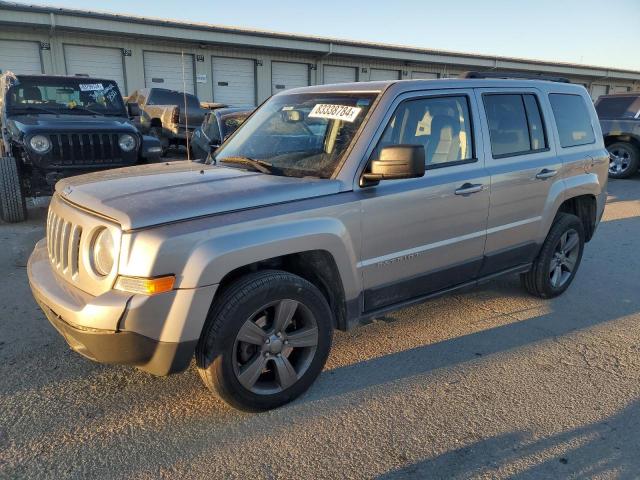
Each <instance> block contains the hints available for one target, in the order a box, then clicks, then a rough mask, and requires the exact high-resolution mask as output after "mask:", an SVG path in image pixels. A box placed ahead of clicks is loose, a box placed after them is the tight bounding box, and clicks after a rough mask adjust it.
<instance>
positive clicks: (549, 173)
mask: <svg viewBox="0 0 640 480" xmlns="http://www.w3.org/2000/svg"><path fill="white" fill-rule="evenodd" d="M557 174H558V171H557V170H549V169H547V168H543V169H542V170H540V172H538V173H537V174H536V178H537V179H538V180H545V179H547V178H551V177H555V176H556V175H557Z"/></svg>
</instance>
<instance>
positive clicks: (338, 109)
mask: <svg viewBox="0 0 640 480" xmlns="http://www.w3.org/2000/svg"><path fill="white" fill-rule="evenodd" d="M361 110H362V109H361V108H360V107H351V106H349V105H332V104H327V103H318V104H317V105H316V106H315V107H313V109H312V110H311V112H309V117H310V118H330V119H333V120H344V121H345V122H353V121H354V120H355V119H356V118H357V117H358V114H359V113H360V111H361Z"/></svg>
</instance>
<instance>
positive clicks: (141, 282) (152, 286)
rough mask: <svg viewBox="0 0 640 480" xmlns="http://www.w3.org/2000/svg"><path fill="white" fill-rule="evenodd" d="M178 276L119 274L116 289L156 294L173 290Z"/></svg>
mask: <svg viewBox="0 0 640 480" xmlns="http://www.w3.org/2000/svg"><path fill="white" fill-rule="evenodd" d="M175 282H176V277H174V276H173V275H167V276H166V277H156V278H140V277H123V276H119V277H118V279H117V280H116V286H115V288H116V290H122V291H125V292H132V293H140V294H142V295H156V294H158V293H164V292H168V291H170V290H173V284H174V283H175Z"/></svg>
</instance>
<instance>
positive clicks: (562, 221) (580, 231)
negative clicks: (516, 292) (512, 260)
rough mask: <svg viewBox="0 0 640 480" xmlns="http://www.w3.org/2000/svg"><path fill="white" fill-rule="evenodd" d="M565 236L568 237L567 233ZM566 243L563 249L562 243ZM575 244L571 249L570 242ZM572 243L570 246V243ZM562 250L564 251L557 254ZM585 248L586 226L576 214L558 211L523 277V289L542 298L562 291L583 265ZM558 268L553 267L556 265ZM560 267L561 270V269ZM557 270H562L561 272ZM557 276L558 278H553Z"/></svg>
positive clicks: (553, 295) (567, 286)
mask: <svg viewBox="0 0 640 480" xmlns="http://www.w3.org/2000/svg"><path fill="white" fill-rule="evenodd" d="M565 235H566V236H565ZM563 241H564V242H565V245H564V248H563V246H562V244H561V242H563ZM574 242H575V245H574V247H573V249H572V248H570V245H571V244H573V243H574ZM568 244H569V245H568ZM559 251H564V253H562V256H558V252H559ZM583 251H584V228H583V225H582V222H581V221H580V219H579V218H578V217H576V216H575V215H571V214H568V213H559V214H558V216H557V217H556V219H555V221H554V222H553V225H552V226H551V230H550V231H549V234H548V235H547V238H546V239H545V241H544V243H543V244H542V248H541V249H540V253H539V254H538V256H537V258H536V259H535V261H534V262H533V266H532V268H531V270H529V271H528V272H527V273H523V274H522V275H521V276H520V279H521V281H522V285H523V286H524V288H525V289H526V290H527V291H528V292H529V293H531V294H532V295H535V296H536V297H540V298H553V297H557V296H558V295H560V294H562V293H563V292H564V291H565V290H566V289H567V288H569V285H571V282H573V279H574V278H575V275H576V272H577V271H578V268H579V267H580V261H581V260H582V253H583ZM552 262H554V263H553V265H555V268H553V265H552ZM558 269H559V270H558ZM558 272H560V273H559V274H558ZM555 279H558V280H557V281H554V280H555Z"/></svg>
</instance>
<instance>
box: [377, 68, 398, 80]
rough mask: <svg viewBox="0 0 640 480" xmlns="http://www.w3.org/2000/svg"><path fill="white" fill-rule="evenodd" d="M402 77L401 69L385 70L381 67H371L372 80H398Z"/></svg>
mask: <svg viewBox="0 0 640 480" xmlns="http://www.w3.org/2000/svg"><path fill="white" fill-rule="evenodd" d="M399 78H400V71H399V70H383V69H381V68H372V69H371V76H370V79H371V81H374V80H398V79H399Z"/></svg>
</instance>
